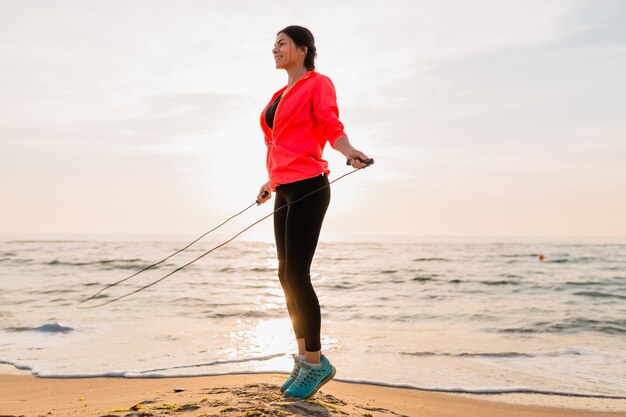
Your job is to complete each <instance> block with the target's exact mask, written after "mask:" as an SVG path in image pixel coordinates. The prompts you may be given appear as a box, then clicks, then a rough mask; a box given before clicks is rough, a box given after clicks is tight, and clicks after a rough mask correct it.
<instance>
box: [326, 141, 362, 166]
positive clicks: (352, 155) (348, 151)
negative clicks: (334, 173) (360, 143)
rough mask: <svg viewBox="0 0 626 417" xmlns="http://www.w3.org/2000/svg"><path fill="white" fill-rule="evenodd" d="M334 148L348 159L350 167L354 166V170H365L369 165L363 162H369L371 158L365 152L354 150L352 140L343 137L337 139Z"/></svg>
mask: <svg viewBox="0 0 626 417" xmlns="http://www.w3.org/2000/svg"><path fill="white" fill-rule="evenodd" d="M333 148H335V149H336V150H338V151H339V152H341V153H342V154H343V155H344V156H345V157H346V159H347V160H348V162H349V163H350V165H352V168H365V167H366V166H367V165H368V164H366V163H364V162H362V161H367V160H368V159H369V157H368V156H367V155H365V154H364V153H363V152H361V151H359V150H356V149H354V147H353V146H352V144H351V143H350V140H349V139H348V138H347V137H346V136H342V137H340V138H339V139H337V141H335V144H334V145H333Z"/></svg>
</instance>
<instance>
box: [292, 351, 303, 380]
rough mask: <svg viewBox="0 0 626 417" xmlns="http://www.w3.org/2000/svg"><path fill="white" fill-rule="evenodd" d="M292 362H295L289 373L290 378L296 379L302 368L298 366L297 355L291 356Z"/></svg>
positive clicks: (298, 359)
mask: <svg viewBox="0 0 626 417" xmlns="http://www.w3.org/2000/svg"><path fill="white" fill-rule="evenodd" d="M293 360H294V362H295V364H294V367H293V371H291V375H290V376H291V377H292V378H294V379H295V378H297V377H298V374H300V369H301V368H302V366H301V365H300V358H298V356H297V355H295V354H294V355H293Z"/></svg>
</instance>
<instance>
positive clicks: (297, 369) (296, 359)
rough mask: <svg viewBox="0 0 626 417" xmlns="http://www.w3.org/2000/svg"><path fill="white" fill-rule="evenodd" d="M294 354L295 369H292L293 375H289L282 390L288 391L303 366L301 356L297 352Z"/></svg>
mask: <svg viewBox="0 0 626 417" xmlns="http://www.w3.org/2000/svg"><path fill="white" fill-rule="evenodd" d="M292 356H293V362H294V363H293V371H291V375H289V378H287V380H286V381H285V383H284V384H283V386H282V387H280V392H285V391H287V388H289V387H290V386H291V384H293V383H294V381H295V380H296V378H297V377H298V374H299V373H300V368H301V366H300V358H299V357H298V355H296V354H295V353H294V354H293V355H292Z"/></svg>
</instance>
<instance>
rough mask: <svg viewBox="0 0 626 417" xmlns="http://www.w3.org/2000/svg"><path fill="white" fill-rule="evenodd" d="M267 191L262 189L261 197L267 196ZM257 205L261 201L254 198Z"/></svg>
mask: <svg viewBox="0 0 626 417" xmlns="http://www.w3.org/2000/svg"><path fill="white" fill-rule="evenodd" d="M268 194H269V193H268V192H267V191H263V194H261V198H265V197H267V195H268ZM256 203H257V205H259V204H261V202H260V201H259V200H258V199H257V200H256Z"/></svg>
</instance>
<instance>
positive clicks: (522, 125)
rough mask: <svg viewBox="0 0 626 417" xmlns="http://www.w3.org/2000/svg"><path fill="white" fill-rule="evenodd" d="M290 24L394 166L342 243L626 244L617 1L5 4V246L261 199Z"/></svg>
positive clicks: (362, 199)
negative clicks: (449, 239)
mask: <svg viewBox="0 0 626 417" xmlns="http://www.w3.org/2000/svg"><path fill="white" fill-rule="evenodd" d="M290 24H299V25H303V26H306V27H308V28H309V29H311V31H312V32H313V34H314V35H315V37H316V43H317V48H318V60H317V69H318V71H319V72H321V73H323V74H325V75H328V76H329V77H330V78H331V79H332V80H333V82H334V84H335V87H336V90H337V96H338V104H339V109H340V119H341V120H342V122H343V123H344V125H345V127H346V132H347V134H348V136H349V137H350V140H351V142H352V143H353V145H354V146H355V147H356V148H357V149H360V150H362V151H363V152H365V153H366V154H368V155H369V156H371V157H373V158H374V159H375V160H376V163H375V165H374V166H373V167H372V168H368V169H367V170H364V171H361V172H357V173H355V174H353V175H350V176H348V177H346V178H344V179H342V180H340V181H338V182H337V183H336V184H333V189H332V201H331V206H330V209H329V211H328V213H327V216H326V220H325V224H324V229H323V232H322V238H324V237H325V236H326V237H328V236H333V235H342V234H357V235H360V234H364V235H399V234H402V235H437V236H440V235H472V236H626V214H625V213H626V2H624V1H610V0H600V1H598V0H593V1H572V0H565V1H558V0H553V1H552V0H551V1H545V0H530V1H529V0H520V1H509V0H489V1H486V0H477V1H450V0H432V1H419V0H408V1H394V0H390V1H384V2H381V1H377V2H373V1H362V0H360V1H356V0H350V1H341V0H333V1H315V2H303V1H302V2H292V1H285V0H282V1H274V0H265V1H226V0H222V1H208V0H207V1H187V0H182V1H180V0H176V1H173V0H172V1H155V0H149V1H148V0H146V1H133V0H124V1H85V0H76V1H70V0H65V1H55V0H52V1H29V0H14V1H10V0H9V1H7V0H0V114H1V115H2V117H0V232H9V233H17V232H30V233H52V232H59V233H87V232H89V233H91V232H106V233H195V234H197V233H201V232H204V231H206V230H207V229H209V228H210V227H212V226H215V225H216V224H218V223H219V222H221V221H222V220H224V219H225V218H226V217H228V216H230V215H232V214H234V213H236V212H237V211H239V210H241V209H242V208H244V207H246V206H247V205H248V204H251V203H252V202H253V201H254V199H255V197H256V195H257V192H258V190H259V187H260V186H261V185H262V184H263V183H264V182H265V181H266V180H267V173H266V171H265V165H264V163H265V145H264V143H263V136H262V133H261V130H260V127H259V114H260V112H261V110H262V108H263V106H264V105H265V104H266V103H267V101H268V100H269V98H270V96H271V95H272V93H274V92H275V91H276V90H278V89H279V88H281V87H282V86H283V85H285V84H286V81H287V77H286V73H285V72H284V71H282V70H276V69H275V67H274V62H273V59H272V53H271V49H272V46H273V43H274V39H275V36H276V32H278V30H280V29H282V28H283V27H285V26H287V25H290ZM325 157H326V159H327V160H328V161H329V162H330V165H331V170H332V171H333V172H332V174H331V180H332V179H333V178H336V177H337V176H338V175H341V174H342V173H345V172H348V171H349V169H350V168H348V167H347V166H346V165H345V163H344V159H343V156H342V155H341V154H339V153H338V152H336V151H334V150H333V149H332V148H330V146H327V148H326V151H325ZM270 201H271V203H269V204H265V205H263V206H260V207H254V208H252V209H251V210H250V212H249V213H247V215H246V216H247V217H244V218H242V219H241V221H240V223H236V224H234V225H233V226H232V227H233V228H232V230H233V231H237V230H238V229H241V228H243V227H245V226H247V225H248V224H249V223H250V222H251V221H253V220H255V219H257V218H260V217H262V216H264V215H266V214H268V213H269V212H271V210H272V206H273V200H270ZM248 214H249V215H248ZM247 236H248V237H250V238H264V239H272V235H271V222H270V221H266V222H265V223H264V224H263V225H260V226H259V227H257V228H255V229H254V230H253V231H251V233H250V234H248V235H247Z"/></svg>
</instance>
